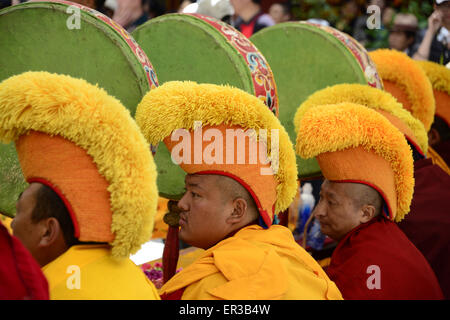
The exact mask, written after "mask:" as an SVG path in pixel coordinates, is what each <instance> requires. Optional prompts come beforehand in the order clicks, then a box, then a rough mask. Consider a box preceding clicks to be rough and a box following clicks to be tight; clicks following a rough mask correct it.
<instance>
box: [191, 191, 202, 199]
mask: <svg viewBox="0 0 450 320" xmlns="http://www.w3.org/2000/svg"><path fill="white" fill-rule="evenodd" d="M191 195H192V197H194V198H197V197H200V195H199V194H198V193H195V192H192V191H191Z"/></svg>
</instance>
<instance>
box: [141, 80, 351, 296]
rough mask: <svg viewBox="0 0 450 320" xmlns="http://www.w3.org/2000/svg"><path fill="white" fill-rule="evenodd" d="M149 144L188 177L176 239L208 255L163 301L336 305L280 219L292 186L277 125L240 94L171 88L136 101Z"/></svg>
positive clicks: (290, 155)
mask: <svg viewBox="0 0 450 320" xmlns="http://www.w3.org/2000/svg"><path fill="white" fill-rule="evenodd" d="M136 120H137V122H138V124H139V126H140V127H141V129H142V132H143V133H144V135H145V136H146V138H147V139H148V141H149V143H151V144H152V145H156V144H158V143H162V142H163V143H164V144H165V145H166V146H167V148H168V149H169V151H170V152H171V155H172V159H173V161H175V162H176V163H177V164H179V166H180V167H181V168H182V169H183V170H184V171H185V172H186V173H187V175H186V178H185V185H186V193H185V194H184V195H183V197H182V198H181V199H180V200H179V202H178V207H179V209H180V210H181V213H180V220H179V225H180V230H179V235H180V238H181V239H182V240H184V241H185V242H187V243H189V244H191V245H193V246H196V247H200V248H203V249H205V250H206V251H205V252H204V253H203V254H202V255H201V256H200V257H199V258H198V259H197V260H196V261H194V262H193V263H192V264H191V265H189V266H188V267H186V268H185V269H183V270H182V271H181V272H179V273H177V274H176V275H175V276H174V277H173V278H171V279H170V280H169V281H168V282H166V283H165V284H164V286H163V287H162V288H161V289H160V294H161V297H162V298H163V299H227V300H228V299H261V300H265V299H342V296H341V294H340V292H339V290H338V289H337V288H336V286H335V284H334V283H333V282H332V281H330V280H329V278H328V277H327V275H326V274H325V272H324V271H323V270H322V268H321V267H320V266H319V265H318V264H317V262H316V261H315V260H314V259H313V258H312V257H311V256H310V255H309V254H308V253H307V252H306V251H305V250H303V248H301V247H300V246H299V245H298V244H297V243H296V242H295V241H294V238H293V236H292V233H291V232H290V230H289V229H287V228H285V227H283V226H279V225H275V224H274V220H275V219H276V214H277V213H279V212H281V211H283V210H285V209H286V208H287V207H288V206H289V205H290V203H291V202H292V200H293V198H294V196H295V193H296V190H297V181H296V180H297V170H296V161H295V153H294V150H293V147H292V144H291V142H290V140H289V138H288V135H287V133H286V131H285V130H284V128H283V127H282V126H281V124H280V122H279V121H278V119H277V118H276V117H275V116H274V115H273V114H272V113H271V112H270V110H268V108H267V107H266V106H265V105H264V103H263V102H262V101H260V100H259V99H258V98H256V97H254V96H252V95H250V94H248V93H245V92H243V91H242V90H240V89H236V88H232V87H228V86H218V85H212V84H197V83H194V82H167V83H165V84H164V85H162V86H160V87H159V88H157V89H156V90H152V91H151V92H149V93H148V94H147V95H146V96H145V97H144V99H143V100H142V102H141V103H140V104H139V106H138V108H137V112H136Z"/></svg>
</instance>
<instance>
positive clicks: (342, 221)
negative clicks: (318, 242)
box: [313, 180, 379, 241]
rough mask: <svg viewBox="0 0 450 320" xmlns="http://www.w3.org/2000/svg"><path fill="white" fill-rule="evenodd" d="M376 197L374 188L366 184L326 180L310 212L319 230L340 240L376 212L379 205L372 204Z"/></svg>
mask: <svg viewBox="0 0 450 320" xmlns="http://www.w3.org/2000/svg"><path fill="white" fill-rule="evenodd" d="M377 197H378V194H377V193H376V191H375V190H373V189H372V188H370V187H368V186H366V185H362V184H356V183H338V182H331V181H329V180H325V182H324V183H323V184H322V188H321V190H320V201H319V203H318V204H317V206H316V207H315V209H314V211H313V214H314V216H315V218H316V219H318V220H319V222H320V227H321V231H322V233H324V234H326V235H327V236H329V237H330V238H332V239H334V240H336V241H339V240H341V239H342V238H343V237H344V236H345V235H346V234H347V233H348V232H350V231H351V230H353V229H354V228H356V227H357V226H359V225H360V224H362V223H365V222H368V221H370V220H371V219H372V218H373V217H374V216H376V215H377V208H378V207H379V204H378V203H375V205H373V204H371V203H374V201H375V202H376V201H378V200H377ZM372 198H374V199H375V200H371V199H372Z"/></svg>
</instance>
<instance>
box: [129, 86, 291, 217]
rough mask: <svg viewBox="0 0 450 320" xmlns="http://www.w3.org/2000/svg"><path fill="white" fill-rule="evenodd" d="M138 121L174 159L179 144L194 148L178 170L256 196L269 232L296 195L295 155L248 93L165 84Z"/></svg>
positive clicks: (277, 124) (151, 94) (149, 96)
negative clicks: (227, 182)
mask: <svg viewBox="0 0 450 320" xmlns="http://www.w3.org/2000/svg"><path fill="white" fill-rule="evenodd" d="M136 121H137V123H138V124H139V126H140V127H141V129H142V132H143V133H144V136H145V137H146V138H147V140H148V141H149V142H150V143H151V144H153V145H156V144H158V143H164V144H165V145H166V146H167V148H168V149H169V151H170V152H171V154H172V159H174V156H177V155H178V154H180V153H181V149H180V148H179V146H180V140H181V141H182V142H184V141H185V139H187V140H188V141H190V142H192V143H189V145H188V147H187V149H186V148H185V149H183V151H182V156H181V157H180V159H179V160H180V161H179V162H178V163H177V164H178V165H179V166H180V167H181V168H182V169H183V170H184V171H185V172H186V173H195V174H217V175H224V176H228V177H230V178H232V179H234V180H236V181H237V182H238V183H240V184H241V185H242V186H243V187H244V188H246V189H247V191H248V192H249V193H250V194H251V195H252V197H253V199H254V200H255V203H256V205H257V207H258V209H259V212H260V215H261V217H262V218H263V220H264V222H265V224H266V226H270V225H271V224H272V222H273V219H274V217H275V215H276V214H278V213H280V212H281V211H283V210H285V209H287V208H288V207H289V205H290V204H291V202H292V200H293V198H294V196H295V194H296V191H297V166H296V159H295V152H294V149H293V146H292V143H291V142H290V140H289V137H288V135H287V133H286V130H285V129H284V128H283V126H282V125H281V124H280V122H279V120H278V119H277V118H276V116H275V115H274V114H273V113H272V112H271V111H270V110H269V109H268V108H267V106H266V105H265V104H264V103H263V102H262V101H261V100H260V99H258V98H256V97H254V96H252V95H250V94H248V93H246V92H244V91H243V90H240V89H237V88H233V87H230V86H221V85H213V84H197V83H195V82H191V81H185V82H181V81H172V82H166V83H165V84H163V85H162V86H160V87H158V88H157V89H155V90H152V91H150V92H149V93H147V95H146V96H145V97H144V98H143V100H142V101H141V103H140V104H139V105H138V108H137V112H136ZM239 137H241V138H242V139H239ZM158 148H159V147H158Z"/></svg>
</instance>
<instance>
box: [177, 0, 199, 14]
mask: <svg viewBox="0 0 450 320" xmlns="http://www.w3.org/2000/svg"><path fill="white" fill-rule="evenodd" d="M195 2H196V1H195V0H183V1H182V2H181V4H180V6H179V7H178V13H183V12H184V9H185V8H186V7H187V6H189V5H191V4H193V3H195Z"/></svg>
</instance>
